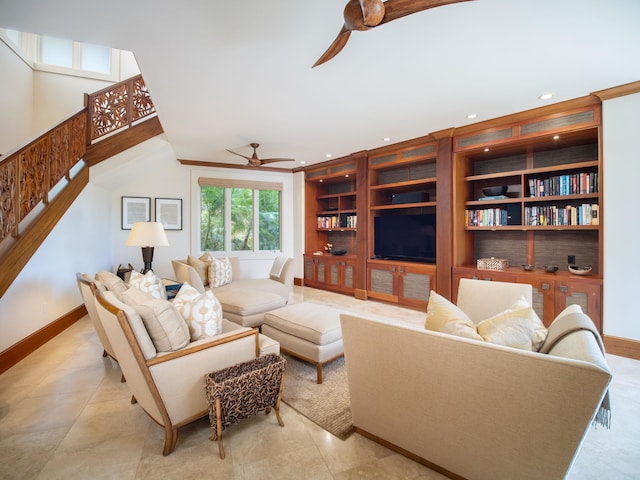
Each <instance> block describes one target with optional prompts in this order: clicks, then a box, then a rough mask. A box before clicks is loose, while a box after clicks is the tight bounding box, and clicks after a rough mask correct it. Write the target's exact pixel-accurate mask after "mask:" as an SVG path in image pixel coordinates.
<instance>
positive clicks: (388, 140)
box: [382, 137, 391, 142]
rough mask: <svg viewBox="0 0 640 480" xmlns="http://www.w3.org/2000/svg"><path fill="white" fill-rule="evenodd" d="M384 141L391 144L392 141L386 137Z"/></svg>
mask: <svg viewBox="0 0 640 480" xmlns="http://www.w3.org/2000/svg"><path fill="white" fill-rule="evenodd" d="M382 140H383V141H385V142H390V141H391V139H390V138H389V137H384V138H383V139H382Z"/></svg>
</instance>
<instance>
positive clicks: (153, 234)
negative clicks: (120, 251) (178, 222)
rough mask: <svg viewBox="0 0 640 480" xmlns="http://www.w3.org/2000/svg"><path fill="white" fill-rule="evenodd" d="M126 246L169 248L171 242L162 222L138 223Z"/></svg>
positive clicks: (135, 224) (134, 226)
mask: <svg viewBox="0 0 640 480" xmlns="http://www.w3.org/2000/svg"><path fill="white" fill-rule="evenodd" d="M126 245H127V246H128V247H168V246H169V240H167V235H166V234H165V233H164V228H163V227H162V224H161V223H160V222H136V223H134V224H133V228H132V229H131V233H130V234H129V238H127V243H126Z"/></svg>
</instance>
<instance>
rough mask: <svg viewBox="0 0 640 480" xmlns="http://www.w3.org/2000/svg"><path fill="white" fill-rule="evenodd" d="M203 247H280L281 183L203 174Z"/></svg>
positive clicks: (244, 248)
mask: <svg viewBox="0 0 640 480" xmlns="http://www.w3.org/2000/svg"><path fill="white" fill-rule="evenodd" d="M198 184H199V185H200V250H201V251H214V252H216V251H217V252H220V251H236V252H238V251H260V250H269V251H274V250H281V243H280V231H281V223H280V219H281V197H282V184H279V183H268V182H247V181H245V182H241V181H235V180H219V179H211V178H200V179H199V180H198Z"/></svg>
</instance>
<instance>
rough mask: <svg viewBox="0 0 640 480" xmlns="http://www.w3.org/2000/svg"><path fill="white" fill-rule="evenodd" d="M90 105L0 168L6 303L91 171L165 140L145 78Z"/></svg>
mask: <svg viewBox="0 0 640 480" xmlns="http://www.w3.org/2000/svg"><path fill="white" fill-rule="evenodd" d="M84 105H85V106H84V108H83V109H82V110H81V111H79V112H78V113H76V114H75V115H72V116H71V117H69V118H68V119H66V120H64V121H63V122H61V123H59V124H58V125H56V126H55V127H53V128H52V129H51V130H49V131H48V132H46V133H44V134H42V135H40V136H39V137H37V138H35V139H33V140H31V141H29V142H28V143H26V144H25V145H22V146H20V147H18V148H16V149H14V150H13V151H11V152H9V153H8V154H7V155H6V156H5V157H3V159H2V161H0V265H2V275H0V297H2V296H3V295H4V293H5V292H6V291H7V289H8V288H9V287H10V286H11V284H12V283H13V281H14V280H15V279H16V277H17V276H18V275H19V273H20V271H21V270H22V269H23V268H24V266H25V265H26V264H27V262H28V261H29V260H30V259H31V257H32V256H33V254H34V253H35V252H36V251H37V249H38V247H39V246H40V245H41V244H42V242H43V241H44V240H45V239H46V238H47V235H49V233H50V232H51V230H53V228H54V227H55V225H56V224H57V223H58V221H59V220H60V218H62V216H63V215H64V213H65V212H66V211H67V209H68V208H69V207H70V206H71V204H72V203H73V201H74V200H75V199H76V198H77V197H78V195H80V193H81V192H82V190H83V189H84V187H85V186H86V185H87V184H88V183H89V168H90V167H91V166H93V165H96V164H98V163H100V162H101V161H103V160H105V159H107V158H109V157H112V156H113V155H116V154H118V153H120V152H123V151H124V150H126V149H128V148H130V147H133V146H135V145H137V144H139V143H142V142H144V141H145V140H148V139H150V138H153V137H155V136H156V135H160V134H161V133H163V129H162V125H161V124H160V121H159V119H158V117H157V115H156V111H155V107H154V105H153V102H152V101H151V97H150V95H149V92H148V91H147V88H146V85H145V83H144V80H143V78H142V76H141V75H137V76H135V77H132V78H129V79H127V80H124V81H122V82H119V83H116V84H114V85H111V86H110V87H108V88H105V89H103V90H100V91H98V92H95V93H93V94H87V95H85V102H84Z"/></svg>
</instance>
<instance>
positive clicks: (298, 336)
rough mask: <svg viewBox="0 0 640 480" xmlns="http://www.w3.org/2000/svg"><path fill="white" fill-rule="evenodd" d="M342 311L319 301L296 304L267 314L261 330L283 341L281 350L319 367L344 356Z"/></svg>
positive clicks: (319, 375)
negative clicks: (341, 325) (318, 302)
mask: <svg viewBox="0 0 640 480" xmlns="http://www.w3.org/2000/svg"><path fill="white" fill-rule="evenodd" d="M340 313H342V312H341V311H340V310H337V309H335V308H332V307H328V306H326V305H320V304H317V303H309V302H302V303H293V304H290V305H286V306H284V307H281V308H277V309H275V310H272V311H270V312H267V313H265V315H264V323H263V325H262V333H263V334H264V335H266V336H268V337H269V338H272V339H273V340H275V341H276V342H279V343H280V350H281V351H282V352H284V353H288V354H289V355H292V356H294V357H297V358H299V359H301V360H304V361H305V362H309V363H313V364H314V365H316V368H317V382H318V383H322V365H324V364H325V363H329V362H331V361H332V360H335V359H336V358H340V357H342V356H343V355H344V347H343V345H342V330H341V328H340Z"/></svg>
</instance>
